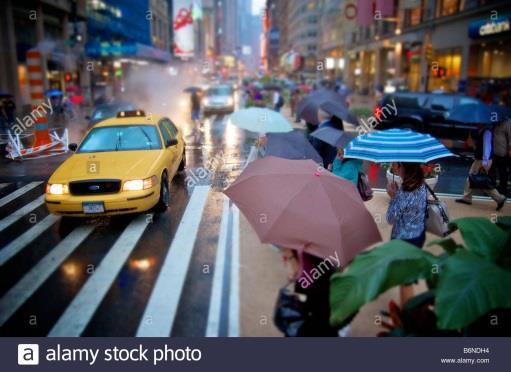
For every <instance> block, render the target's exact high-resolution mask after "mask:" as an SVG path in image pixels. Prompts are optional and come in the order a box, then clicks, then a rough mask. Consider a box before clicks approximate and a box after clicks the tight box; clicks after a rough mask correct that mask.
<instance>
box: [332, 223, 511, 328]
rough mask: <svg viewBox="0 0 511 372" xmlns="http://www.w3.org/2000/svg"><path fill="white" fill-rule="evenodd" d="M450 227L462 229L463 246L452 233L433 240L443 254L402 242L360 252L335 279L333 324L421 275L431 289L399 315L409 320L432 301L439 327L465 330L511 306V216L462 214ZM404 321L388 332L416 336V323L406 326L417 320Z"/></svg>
mask: <svg viewBox="0 0 511 372" xmlns="http://www.w3.org/2000/svg"><path fill="white" fill-rule="evenodd" d="M451 228H452V230H453V231H455V230H457V229H458V230H459V231H460V234H461V236H462V238H463V241H464V245H461V244H458V243H457V242H456V241H455V240H454V239H453V238H452V237H448V238H445V239H438V240H435V241H434V242H431V243H430V245H439V246H440V247H442V248H443V250H444V251H445V253H444V254H442V255H440V256H433V255H431V254H430V253H428V252H424V251H422V250H419V249H417V248H416V247H414V246H412V245H409V244H408V243H405V242H403V241H400V240H392V241H390V242H388V243H385V244H383V245H381V246H379V247H376V248H375V249H373V250H372V251H369V252H366V253H364V254H362V255H359V256H357V257H356V258H355V260H354V261H353V262H352V263H351V264H350V265H349V266H348V267H347V268H346V270H345V271H344V272H343V273H338V274H336V275H334V276H333V277H332V282H331V287H330V304H331V313H332V315H331V323H332V325H333V326H336V325H337V324H341V323H342V321H343V320H345V319H347V318H348V317H349V316H350V315H352V314H354V313H355V312H356V311H358V310H359V309H360V307H362V306H363V305H365V304H366V303H368V302H370V301H372V300H374V299H375V298H376V297H378V296H379V295H380V294H381V293H383V292H385V291H386V290H388V289H389V288H392V287H394V286H397V285H406V284H409V283H411V282H413V281H415V280H417V279H420V278H422V279H426V280H427V282H428V285H429V287H430V291H429V292H427V294H419V295H418V296H416V297H414V298H412V299H411V300H410V301H409V302H408V303H407V304H406V305H405V307H404V308H403V309H402V310H400V316H401V317H402V318H403V319H406V318H407V317H409V316H410V314H413V313H415V314H417V313H418V312H419V313H421V314H422V315H424V316H425V315H427V311H430V310H429V307H430V306H431V305H433V307H432V310H433V312H432V314H433V315H434V317H435V318H436V325H437V327H438V329H437V330H436V331H440V332H441V331H442V330H460V329H464V328H467V327H470V325H471V324H474V322H477V321H478V319H481V318H482V317H485V316H487V315H488V314H490V313H491V312H492V311H501V310H502V309H511V290H510V289H511V218H510V217H504V218H499V219H498V220H497V221H496V224H493V223H492V222H491V221H489V220H488V219H484V218H461V219H458V220H456V221H453V222H452V224H451ZM433 267H437V270H432V268H433ZM419 308H420V310H419ZM410 319H411V318H410ZM428 319H429V320H431V319H432V318H431V316H430V315H428ZM402 323H403V325H400V326H398V327H396V329H394V330H393V331H392V332H390V333H389V335H396V334H399V335H406V334H416V332H417V330H418V328H417V327H416V326H413V327H412V328H413V330H411V329H409V330H408V331H409V332H408V333H407V330H406V326H407V324H408V325H410V324H415V323H413V322H402ZM422 330H424V329H423V328H422ZM436 331H432V332H429V331H428V332H427V334H428V335H430V334H432V333H435V332H436ZM422 334H426V332H423V333H422Z"/></svg>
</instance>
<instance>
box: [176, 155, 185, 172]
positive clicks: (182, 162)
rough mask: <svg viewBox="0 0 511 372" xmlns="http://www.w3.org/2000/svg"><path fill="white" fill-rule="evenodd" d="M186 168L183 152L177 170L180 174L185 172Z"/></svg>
mask: <svg viewBox="0 0 511 372" xmlns="http://www.w3.org/2000/svg"><path fill="white" fill-rule="evenodd" d="M185 167H186V153H185V151H184V150H183V157H182V158H181V163H179V168H178V169H177V170H178V171H179V172H182V171H184V170H185Z"/></svg>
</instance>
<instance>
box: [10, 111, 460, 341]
mask: <svg viewBox="0 0 511 372" xmlns="http://www.w3.org/2000/svg"><path fill="white" fill-rule="evenodd" d="M178 124H180V125H181V127H182V129H183V131H184V135H185V142H186V144H187V146H186V156H187V169H186V174H180V175H178V176H177V177H176V178H175V179H174V180H173V182H172V188H171V206H170V208H169V210H168V211H167V212H166V213H164V214H161V215H154V216H151V215H144V216H125V217H113V218H98V219H88V220H83V219H82V220H78V221H74V220H71V221H70V220H62V219H61V218H56V217H53V216H50V215H48V212H47V211H46V208H45V206H44V204H43V203H42V201H41V196H42V195H43V193H44V185H45V181H46V180H47V178H48V177H49V176H50V174H51V173H52V172H53V170H54V169H55V168H56V167H57V166H58V165H59V164H60V163H61V162H62V161H63V160H64V159H65V158H66V156H57V157H52V158H47V159H41V160H31V161H26V162H23V163H13V162H7V161H5V160H2V161H1V164H0V335H2V336H45V335H48V334H53V335H82V336H134V335H136V334H137V330H138V329H139V328H140V327H141V325H142V324H144V323H148V322H152V321H153V315H154V313H152V312H151V311H148V309H152V308H153V306H152V305H153V302H156V303H157V301H158V296H162V295H163V296H169V298H173V299H175V301H177V302H176V307H175V309H174V310H173V312H169V313H167V312H165V313H164V314H157V315H158V316H161V318H163V320H162V319H160V318H158V316H156V317H155V319H154V322H155V326H156V327H158V326H159V324H160V323H159V322H163V323H164V324H165V326H168V325H169V324H171V325H172V326H171V327H170V328H169V331H168V332H165V333H164V335H167V336H168V335H171V336H204V335H205V334H206V332H207V329H208V325H209V322H210V320H209V316H210V311H211V310H210V309H211V297H212V291H213V287H214V285H213V284H214V283H213V282H214V275H213V273H214V271H215V263H216V262H217V250H218V246H219V231H220V226H221V225H222V223H223V222H222V221H223V219H224V218H225V214H224V213H223V212H224V210H223V208H225V205H224V197H223V194H222V193H221V190H223V189H224V188H225V187H226V186H227V185H228V184H230V183H231V182H232V181H233V180H234V179H235V178H236V177H237V176H238V175H239V173H240V172H241V169H242V166H243V164H244V163H245V161H246V158H247V156H248V153H249V150H250V146H251V145H252V143H253V142H254V140H255V135H252V134H249V133H247V132H244V131H240V130H238V129H237V128H235V127H233V126H231V125H228V124H227V117H226V116H224V115H214V116H212V117H210V118H208V119H206V120H205V121H204V123H203V125H202V127H200V128H198V127H196V126H194V125H192V124H190V123H189V122H187V120H181V123H180V122H179V121H178ZM83 134H84V128H74V131H72V134H71V135H72V141H78V140H79V139H80V137H81V136H83ZM469 165H470V159H465V158H456V159H448V160H445V161H442V167H443V169H444V174H443V175H442V177H440V183H439V185H438V187H437V190H438V191H440V192H444V193H459V192H460V191H461V189H462V187H463V182H464V178H465V175H466V170H467V169H468V167H469ZM367 171H368V174H369V175H370V176H371V177H372V182H373V185H374V186H376V187H377V188H383V187H384V186H385V184H386V181H385V176H384V173H383V172H382V171H381V170H380V169H378V168H376V169H373V170H372V171H371V170H370V169H368V170H367ZM16 195H19V196H17V197H15V196H16ZM200 195H204V196H203V201H202V202H201V201H200V200H201V199H200ZM192 199H193V200H192ZM144 219H145V221H144ZM194 224H195V225H196V226H195V228H196V231H195V232H194V230H193V228H192V227H193V226H194ZM189 231H191V233H190V234H191V235H186V234H187V232H189ZM182 232H184V234H185V235H184V238H185V240H184V243H187V242H188V243H190V247H189V250H190V251H189V258H186V255H184V256H183V255H179V254H178V253H176V255H177V257H180V259H182V262H183V263H182V265H181V262H169V260H166V258H167V256H168V255H169V257H174V256H172V254H173V253H174V252H181V251H182V250H184V248H183V246H184V245H186V244H183V241H182V242H181V243H179V242H180V240H179V239H181V238H183V234H181V233H182ZM176 235H179V236H177V237H176ZM176 241H177V243H176ZM173 250H174V252H173ZM231 255H232V253H231ZM183 257H185V258H184V259H183ZM226 257H227V258H228V259H227V260H226V264H225V275H222V276H223V277H225V278H224V279H225V280H224V282H225V283H226V284H225V285H224V286H223V287H222V289H221V291H220V294H221V296H220V297H221V300H220V302H221V303H220V307H219V309H221V314H219V319H220V324H219V326H218V329H220V332H219V335H227V328H228V327H227V323H228V322H229V321H230V320H229V311H228V309H229V303H228V301H229V293H228V291H229V285H228V284H229V283H230V282H231V281H232V280H234V279H233V278H231V277H230V276H229V269H230V267H231V265H233V263H232V262H231V261H229V259H230V258H231V256H226ZM187 259H189V264H188V263H187ZM102 263H103V265H102ZM173 265H174V266H173ZM180 265H181V266H180ZM234 265H236V263H234ZM168 275H170V277H171V278H172V279H173V280H176V281H177V282H179V283H180V285H175V283H176V281H168V280H166V278H168ZM160 277H161V278H163V279H165V280H163V279H162V280H159V278H160ZM158 294H159V295H158Z"/></svg>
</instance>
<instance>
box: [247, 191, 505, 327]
mask: <svg viewBox="0 0 511 372" xmlns="http://www.w3.org/2000/svg"><path fill="white" fill-rule="evenodd" d="M388 200H389V199H388V196H387V195H386V194H385V193H383V192H376V193H375V197H374V198H373V200H371V201H369V202H368V203H366V206H367V208H368V209H369V211H370V212H371V213H372V215H373V216H374V219H375V221H376V223H377V225H378V228H379V230H380V232H381V235H382V237H383V240H384V241H387V240H389V238H390V230H391V227H390V226H389V225H388V224H387V222H386V220H385V213H386V210H387V205H388ZM444 200H445V202H446V203H447V206H448V208H449V213H450V217H451V219H452V220H454V219H457V218H461V217H476V216H477V217H484V218H495V217H496V216H497V215H499V216H501V215H511V205H510V204H506V206H505V207H504V208H503V209H502V211H501V212H499V213H498V214H497V213H496V212H495V203H494V202H493V201H474V204H473V205H471V206H467V205H461V204H457V203H455V202H454V199H453V198H445V199H444ZM453 236H454V238H455V239H456V240H460V236H459V234H458V233H455V234H454V235H453ZM437 238H438V237H436V236H434V235H431V234H429V233H428V234H427V241H426V244H427V242H429V241H432V240H435V239H437ZM240 239H241V241H240V280H241V283H240V287H241V288H242V291H241V293H240V303H241V308H240V318H241V319H240V325H241V331H240V332H241V336H251V337H262V336H264V337H267V336H282V335H281V334H280V332H279V331H278V330H277V329H276V328H275V327H274V326H273V321H272V316H273V309H274V305H275V301H276V298H277V294H278V290H279V289H280V287H282V286H284V285H285V284H286V275H285V271H284V269H283V266H282V264H281V258H280V256H279V254H278V252H276V251H275V250H274V249H272V248H271V246H269V245H267V244H261V243H260V241H259V239H258V237H257V235H256V234H255V232H254V231H253V229H252V228H251V226H250V225H249V224H248V222H247V220H246V219H245V218H244V217H243V215H241V216H240ZM425 249H426V250H428V251H430V252H432V253H433V254H439V253H440V249H439V248H438V247H431V248H425ZM424 290H425V285H424V284H423V283H419V285H417V286H416V289H415V292H416V293H419V292H422V291H424ZM392 299H393V300H395V301H396V302H398V303H399V294H398V290H397V288H396V289H391V290H389V291H387V292H385V293H384V294H382V295H381V296H380V297H379V298H377V299H376V300H375V301H373V302H371V303H369V304H367V305H366V306H364V307H363V308H362V309H361V311H360V312H359V314H358V315H357V316H356V317H355V319H354V321H353V322H352V324H351V332H350V334H349V336H363V337H372V336H376V334H377V333H378V332H380V331H381V330H382V328H381V327H379V326H378V325H377V323H378V322H377V321H378V320H379V319H380V318H379V317H380V310H381V309H386V308H387V305H388V303H389V301H390V300H392Z"/></svg>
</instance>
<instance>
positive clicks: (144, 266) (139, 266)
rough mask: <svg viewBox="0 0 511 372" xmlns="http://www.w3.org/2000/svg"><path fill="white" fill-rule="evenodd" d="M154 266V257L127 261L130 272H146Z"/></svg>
mask: <svg viewBox="0 0 511 372" xmlns="http://www.w3.org/2000/svg"><path fill="white" fill-rule="evenodd" d="M155 264H156V259H155V258H154V257H149V258H140V259H131V260H130V261H129V267H130V269H132V270H138V271H147V270H149V269H150V268H151V267H153V266H154V265H155Z"/></svg>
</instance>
